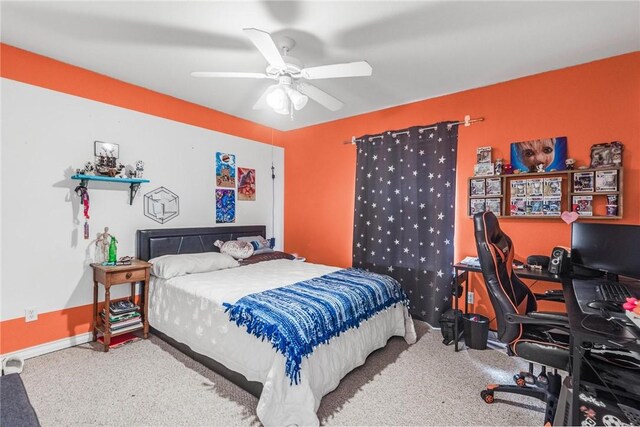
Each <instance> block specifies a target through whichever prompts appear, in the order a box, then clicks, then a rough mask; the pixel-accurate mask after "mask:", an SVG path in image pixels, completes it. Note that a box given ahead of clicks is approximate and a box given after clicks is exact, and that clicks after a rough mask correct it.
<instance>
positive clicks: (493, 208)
mask: <svg viewBox="0 0 640 427" xmlns="http://www.w3.org/2000/svg"><path fill="white" fill-rule="evenodd" d="M500 207H501V206H500V199H487V202H486V209H487V211H489V212H493V213H494V215H495V216H500V215H501V214H502V210H501V209H500Z"/></svg>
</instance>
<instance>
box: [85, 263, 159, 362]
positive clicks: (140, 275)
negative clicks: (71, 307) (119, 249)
mask: <svg viewBox="0 0 640 427" xmlns="http://www.w3.org/2000/svg"><path fill="white" fill-rule="evenodd" d="M91 267H93V340H94V341H96V340H97V339H98V333H101V334H102V336H103V338H102V339H103V344H104V351H109V344H111V337H114V336H117V335H121V334H123V333H126V332H132V331H133V330H140V329H142V330H143V335H144V337H145V338H147V336H148V335H149V319H148V316H147V312H148V307H147V306H148V301H149V270H150V268H151V264H149V263H148V262H144V261H140V260H133V261H132V263H131V265H118V266H107V265H102V264H91ZM136 282H142V288H141V293H140V314H141V316H142V325H141V326H140V327H138V328H136V329H133V330H132V329H127V330H126V331H123V332H111V322H110V321H109V316H108V315H107V316H105V319H104V322H103V321H102V320H101V319H100V314H99V313H98V283H102V285H103V286H104V296H105V298H104V304H105V308H106V309H107V314H108V307H109V304H110V303H111V286H112V285H120V284H122V283H130V284H131V301H132V302H134V301H135V296H136Z"/></svg>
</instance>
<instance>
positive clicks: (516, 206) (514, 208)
mask: <svg viewBox="0 0 640 427" xmlns="http://www.w3.org/2000/svg"><path fill="white" fill-rule="evenodd" d="M510 212H511V215H513V216H522V215H526V214H527V199H526V198H524V197H512V198H511V210H510Z"/></svg>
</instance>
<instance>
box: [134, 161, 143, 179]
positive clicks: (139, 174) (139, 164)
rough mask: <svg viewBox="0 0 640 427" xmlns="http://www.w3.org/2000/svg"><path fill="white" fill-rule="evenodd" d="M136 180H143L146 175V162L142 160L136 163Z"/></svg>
mask: <svg viewBox="0 0 640 427" xmlns="http://www.w3.org/2000/svg"><path fill="white" fill-rule="evenodd" d="M134 173H135V175H134V178H142V175H143V174H144V162H143V161H142V160H138V161H137V162H136V170H135V172H134Z"/></svg>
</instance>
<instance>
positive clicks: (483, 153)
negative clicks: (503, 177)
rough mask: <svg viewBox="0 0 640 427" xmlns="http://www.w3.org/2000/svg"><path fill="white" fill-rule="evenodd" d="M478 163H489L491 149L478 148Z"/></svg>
mask: <svg viewBox="0 0 640 427" xmlns="http://www.w3.org/2000/svg"><path fill="white" fill-rule="evenodd" d="M477 153H478V163H491V147H478V150H477Z"/></svg>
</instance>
